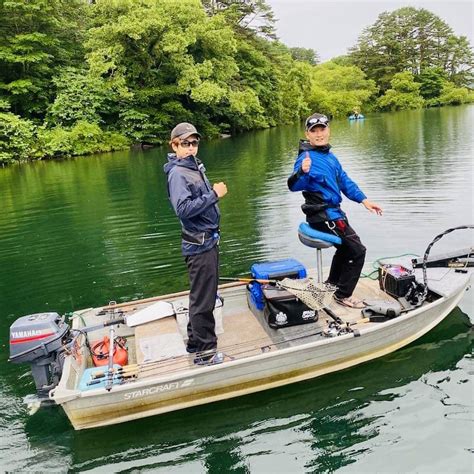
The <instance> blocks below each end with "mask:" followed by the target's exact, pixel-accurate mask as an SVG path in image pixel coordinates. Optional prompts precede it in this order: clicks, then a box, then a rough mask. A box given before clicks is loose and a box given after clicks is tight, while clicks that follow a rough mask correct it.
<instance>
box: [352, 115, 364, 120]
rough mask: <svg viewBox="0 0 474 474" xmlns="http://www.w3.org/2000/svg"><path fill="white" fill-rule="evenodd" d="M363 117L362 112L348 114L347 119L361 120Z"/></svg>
mask: <svg viewBox="0 0 474 474" xmlns="http://www.w3.org/2000/svg"><path fill="white" fill-rule="evenodd" d="M363 119H365V116H364V115H363V114H357V115H356V114H352V115H349V120H363Z"/></svg>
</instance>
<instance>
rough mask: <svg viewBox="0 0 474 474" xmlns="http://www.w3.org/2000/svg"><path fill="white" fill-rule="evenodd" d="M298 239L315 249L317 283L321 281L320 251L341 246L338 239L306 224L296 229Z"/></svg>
mask: <svg viewBox="0 0 474 474" xmlns="http://www.w3.org/2000/svg"><path fill="white" fill-rule="evenodd" d="M298 238H299V239H300V242H301V243H302V244H304V245H306V246H307V247H311V248H313V249H316V268H317V271H318V283H321V282H322V281H323V257H322V249H327V248H329V247H332V246H333V245H334V244H341V243H342V240H341V238H340V237H338V236H337V235H334V234H327V233H326V232H321V231H319V230H316V229H313V228H312V227H311V226H310V225H309V224H308V223H307V222H302V223H301V224H300V225H299V227H298Z"/></svg>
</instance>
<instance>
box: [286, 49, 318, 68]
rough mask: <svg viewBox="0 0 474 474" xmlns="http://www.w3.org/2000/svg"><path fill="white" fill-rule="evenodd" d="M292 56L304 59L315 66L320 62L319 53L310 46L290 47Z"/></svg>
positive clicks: (297, 59) (299, 59)
mask: <svg viewBox="0 0 474 474" xmlns="http://www.w3.org/2000/svg"><path fill="white" fill-rule="evenodd" d="M289 51H290V54H291V57H292V58H293V59H295V60H296V61H304V62H307V63H309V64H312V65H313V66H314V65H316V64H318V63H319V56H318V53H317V52H316V51H315V50H314V49H310V48H290V49H289Z"/></svg>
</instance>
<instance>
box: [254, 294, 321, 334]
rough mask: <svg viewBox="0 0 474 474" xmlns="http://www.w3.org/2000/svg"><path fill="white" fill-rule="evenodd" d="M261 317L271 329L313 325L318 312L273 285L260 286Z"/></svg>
mask: <svg viewBox="0 0 474 474" xmlns="http://www.w3.org/2000/svg"><path fill="white" fill-rule="evenodd" d="M262 293H263V300H264V308H263V315H264V318H265V320H266V321H267V323H268V325H269V326H270V327H271V328H273V329H280V328H286V327H290V326H297V325H299V324H307V323H314V322H316V321H317V320H318V312H317V311H315V310H314V309H311V308H309V307H308V306H306V305H305V304H304V303H303V302H302V301H300V300H299V299H298V298H297V297H296V296H295V295H293V294H291V293H289V292H288V291H286V290H283V289H281V288H278V287H276V286H273V285H262Z"/></svg>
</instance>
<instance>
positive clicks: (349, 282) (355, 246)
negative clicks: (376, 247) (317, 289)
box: [310, 220, 366, 298]
mask: <svg viewBox="0 0 474 474" xmlns="http://www.w3.org/2000/svg"><path fill="white" fill-rule="evenodd" d="M343 222H344V224H345V228H344V229H342V228H341V227H344V226H336V225H335V223H333V222H331V221H330V222H329V225H330V226H331V227H333V226H334V228H333V229H332V230H330V229H329V227H328V225H327V224H326V223H325V222H318V223H311V224H310V226H311V227H313V228H314V229H316V230H319V231H321V232H325V233H332V234H337V235H338V236H339V237H340V238H341V239H342V243H341V244H340V245H335V247H336V249H337V250H336V253H335V254H334V257H333V259H332V264H331V270H330V271H329V277H328V279H327V282H328V283H331V284H332V285H336V286H337V290H336V293H335V295H336V296H337V297H338V298H347V297H348V296H351V295H352V293H353V292H354V289H355V287H356V285H357V282H358V281H359V277H360V273H361V272H362V267H363V266H364V261H365V252H366V248H365V247H364V245H363V244H362V242H361V241H360V237H359V236H358V235H357V233H356V231H355V230H354V229H353V228H352V227H351V226H350V225H349V223H348V222H347V220H344V221H343Z"/></svg>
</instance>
